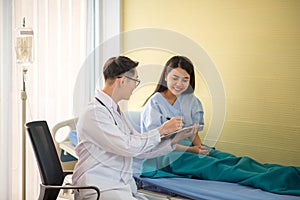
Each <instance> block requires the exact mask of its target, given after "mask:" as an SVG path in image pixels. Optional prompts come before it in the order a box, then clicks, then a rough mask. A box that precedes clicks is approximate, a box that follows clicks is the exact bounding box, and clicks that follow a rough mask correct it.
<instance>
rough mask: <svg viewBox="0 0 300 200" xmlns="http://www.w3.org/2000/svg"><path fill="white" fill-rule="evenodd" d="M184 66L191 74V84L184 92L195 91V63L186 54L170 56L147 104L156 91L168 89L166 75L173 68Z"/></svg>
mask: <svg viewBox="0 0 300 200" xmlns="http://www.w3.org/2000/svg"><path fill="white" fill-rule="evenodd" d="M178 67H180V68H182V69H184V70H185V71H186V72H187V73H188V74H189V75H190V85H189V87H188V88H187V89H186V90H185V91H184V92H183V93H193V92H194V90H195V71H194V65H193V63H192V62H191V61H190V59H188V58H187V57H185V56H173V57H172V58H170V59H169V60H168V61H167V63H166V64H165V67H164V69H163V72H162V73H161V76H160V79H159V82H158V84H157V86H156V88H155V90H154V92H153V93H152V94H151V95H150V96H149V97H148V98H147V99H146V101H145V103H144V104H143V105H145V104H146V103H147V101H148V100H149V98H150V97H151V96H152V95H153V94H155V93H156V92H163V91H166V90H167V89H168V87H167V82H166V76H167V75H168V74H169V73H170V71H171V70H173V69H175V68H178Z"/></svg>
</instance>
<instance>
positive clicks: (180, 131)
mask: <svg viewBox="0 0 300 200" xmlns="http://www.w3.org/2000/svg"><path fill="white" fill-rule="evenodd" d="M193 129H194V126H188V127H185V128H182V129H178V130H177V131H174V132H173V133H170V134H163V135H161V136H160V139H169V138H170V137H173V136H175V135H176V134H180V133H182V132H185V131H192V130H193Z"/></svg>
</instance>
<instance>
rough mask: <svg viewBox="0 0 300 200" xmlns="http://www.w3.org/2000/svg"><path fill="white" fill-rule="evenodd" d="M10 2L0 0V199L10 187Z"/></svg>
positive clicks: (7, 192)
mask: <svg viewBox="0 0 300 200" xmlns="http://www.w3.org/2000/svg"><path fill="white" fill-rule="evenodd" d="M11 7H12V3H11V1H10V0H1V1H0V41H1V42H0V163H1V164H0V183H1V187H0V194H1V197H0V199H11V193H12V187H11V185H8V183H11V181H10V180H11V178H12V170H11V169H12V162H11V157H12V151H11V145H12V128H13V127H14V122H13V120H12V119H13V115H12V110H13V105H14V103H13V94H12V88H13V81H12V80H13V79H12V74H13V70H12V69H13V67H12V56H11V53H10V52H11V51H12V45H11V43H12V40H11V39H12V36H11V35H12V28H11V27H12V26H11V24H12V20H11V19H12V18H11V15H12V9H11Z"/></svg>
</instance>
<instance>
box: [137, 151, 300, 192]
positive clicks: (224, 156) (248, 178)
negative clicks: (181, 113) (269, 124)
mask: <svg viewBox="0 0 300 200" xmlns="http://www.w3.org/2000/svg"><path fill="white" fill-rule="evenodd" d="M141 176H142V177H150V178H162V177H188V178H193V179H206V180H215V181H225V182H234V183H238V184H241V185H246V186H252V187H255V188H260V189H262V190H265V191H268V192H273V193H277V194H286V195H300V167H293V166H281V165H276V164H261V163H258V162H257V161H255V160H253V159H251V158H249V157H246V156H244V157H236V156H234V155H231V154H228V153H224V152H221V151H218V150H212V151H211V152H210V156H204V155H196V154H192V153H189V152H184V153H183V152H172V153H170V154H168V155H165V156H161V157H157V158H153V159H147V160H145V161H144V162H143V165H142V173H141Z"/></svg>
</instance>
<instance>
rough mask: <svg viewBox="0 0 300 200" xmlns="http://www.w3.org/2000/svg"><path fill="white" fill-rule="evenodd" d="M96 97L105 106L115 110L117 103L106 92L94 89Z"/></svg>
mask: <svg viewBox="0 0 300 200" xmlns="http://www.w3.org/2000/svg"><path fill="white" fill-rule="evenodd" d="M95 96H96V97H97V98H98V99H100V100H101V101H102V102H103V103H104V104H105V106H107V108H109V109H112V110H114V111H117V107H118V105H117V104H116V103H115V102H114V100H113V99H112V98H111V97H110V96H109V95H108V94H106V93H104V92H103V91H101V90H97V91H96V95H95Z"/></svg>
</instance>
